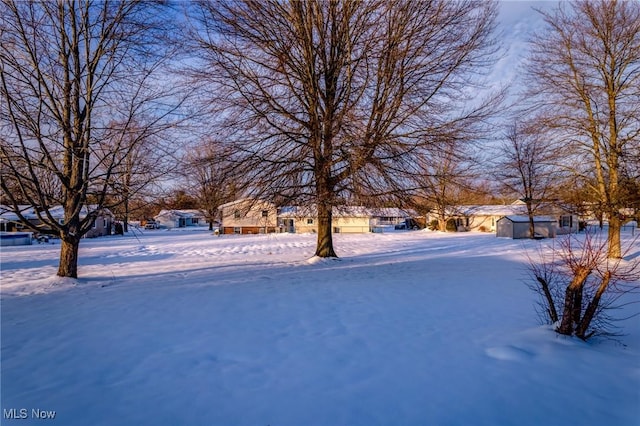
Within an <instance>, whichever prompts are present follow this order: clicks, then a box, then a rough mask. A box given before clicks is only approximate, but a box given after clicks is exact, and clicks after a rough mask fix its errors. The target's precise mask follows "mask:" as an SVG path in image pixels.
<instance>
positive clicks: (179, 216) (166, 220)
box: [154, 209, 207, 229]
mask: <svg viewBox="0 0 640 426" xmlns="http://www.w3.org/2000/svg"><path fill="white" fill-rule="evenodd" d="M154 220H155V221H156V223H157V224H158V225H159V226H161V227H164V228H169V229H173V228H185V227H188V226H206V225H207V221H206V218H205V217H204V214H202V212H201V211H200V210H191V209H187V210H177V209H173V210H160V213H158V214H157V215H156V216H155V217H154Z"/></svg>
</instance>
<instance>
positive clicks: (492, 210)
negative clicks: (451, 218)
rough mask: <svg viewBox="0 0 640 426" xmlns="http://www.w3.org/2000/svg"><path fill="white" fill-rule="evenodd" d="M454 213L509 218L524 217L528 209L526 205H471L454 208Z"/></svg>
mask: <svg viewBox="0 0 640 426" xmlns="http://www.w3.org/2000/svg"><path fill="white" fill-rule="evenodd" d="M453 209H454V212H457V213H458V214H461V215H464V216H509V215H522V214H524V213H526V211H527V207H526V205H524V204H509V205H490V204H489V205H469V206H459V207H454V208H453Z"/></svg>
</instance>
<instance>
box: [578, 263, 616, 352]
mask: <svg viewBox="0 0 640 426" xmlns="http://www.w3.org/2000/svg"><path fill="white" fill-rule="evenodd" d="M610 282H611V272H610V271H607V272H605V274H604V276H603V277H602V281H601V282H600V285H599V286H598V290H597V291H596V294H595V295H594V296H593V299H591V302H589V306H587V309H586V310H585V311H584V315H583V316H582V320H581V321H580V323H579V324H578V326H577V327H576V336H578V337H579V338H581V339H582V340H587V339H588V338H589V337H590V336H588V335H587V334H586V333H587V330H588V329H589V325H591V321H592V320H593V317H594V316H595V314H596V312H597V310H598V306H599V305H600V299H601V298H602V295H603V294H604V292H605V290H606V289H607V287H608V286H609V283H610Z"/></svg>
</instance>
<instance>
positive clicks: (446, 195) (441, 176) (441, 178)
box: [416, 144, 478, 231]
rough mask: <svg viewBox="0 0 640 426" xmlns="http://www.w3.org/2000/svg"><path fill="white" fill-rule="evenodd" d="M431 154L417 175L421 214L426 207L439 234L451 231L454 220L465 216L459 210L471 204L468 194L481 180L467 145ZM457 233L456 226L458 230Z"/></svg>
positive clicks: (438, 148) (424, 159) (421, 164)
mask: <svg viewBox="0 0 640 426" xmlns="http://www.w3.org/2000/svg"><path fill="white" fill-rule="evenodd" d="M435 148H436V149H430V150H428V152H429V155H428V156H426V157H423V158H421V160H420V161H421V162H420V173H419V174H417V175H416V186H418V187H419V188H420V189H419V190H418V191H417V194H418V195H417V199H418V200H419V201H418V206H416V207H417V208H418V209H419V210H425V207H426V208H427V209H429V210H430V211H431V212H432V213H435V215H436V217H437V219H438V230H440V231H447V230H448V229H447V228H449V229H451V225H450V224H451V223H452V221H453V220H454V219H455V218H458V217H460V216H461V215H462V214H464V212H463V211H461V210H460V207H461V206H462V205H464V204H465V203H468V200H469V191H471V190H472V189H473V181H474V179H475V178H477V177H478V175H477V172H478V170H477V163H476V161H475V160H474V159H473V158H471V157H470V155H468V153H466V152H465V151H466V150H467V148H468V147H467V146H466V144H448V145H446V146H441V147H435ZM456 229H457V226H456Z"/></svg>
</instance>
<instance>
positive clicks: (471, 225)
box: [427, 200, 579, 235]
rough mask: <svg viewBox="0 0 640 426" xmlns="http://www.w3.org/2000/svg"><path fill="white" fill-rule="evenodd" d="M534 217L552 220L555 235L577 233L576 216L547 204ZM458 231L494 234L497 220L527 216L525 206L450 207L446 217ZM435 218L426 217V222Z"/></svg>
mask: <svg viewBox="0 0 640 426" xmlns="http://www.w3.org/2000/svg"><path fill="white" fill-rule="evenodd" d="M536 215H537V216H538V215H540V216H545V217H546V218H553V220H554V221H555V223H556V230H555V233H554V234H555V235H561V234H569V233H573V232H577V231H578V222H579V220H578V216H577V215H575V214H573V213H572V212H569V211H567V210H565V209H564V208H562V207H560V206H558V205H555V204H551V203H547V204H544V205H541V206H539V207H538V209H536ZM446 216H447V217H448V218H450V220H453V221H454V222H455V224H456V228H457V229H458V230H459V231H483V232H496V230H497V223H498V220H500V219H501V218H503V217H505V216H527V206H526V205H525V204H524V203H523V202H522V201H520V200H518V201H515V202H514V203H512V204H506V205H465V206H452V207H450V208H449V209H448V211H447V215H446ZM435 218H437V216H435V215H433V214H432V215H431V216H428V217H427V222H429V221H430V220H432V219H435Z"/></svg>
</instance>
